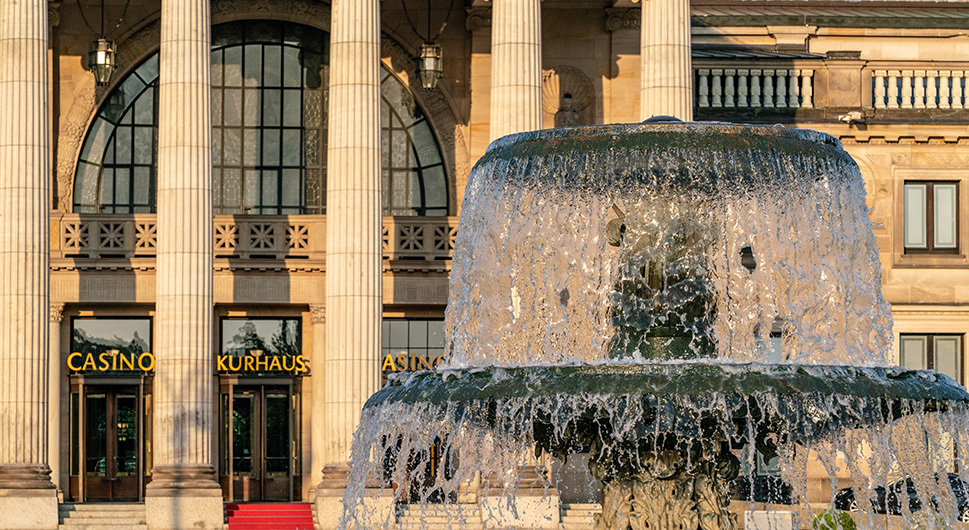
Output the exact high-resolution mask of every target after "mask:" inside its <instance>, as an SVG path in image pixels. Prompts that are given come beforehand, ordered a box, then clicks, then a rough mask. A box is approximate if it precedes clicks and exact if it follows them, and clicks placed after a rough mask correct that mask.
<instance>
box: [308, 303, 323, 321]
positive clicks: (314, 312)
mask: <svg viewBox="0 0 969 530" xmlns="http://www.w3.org/2000/svg"><path fill="white" fill-rule="evenodd" d="M310 322H312V323H314V324H325V323H326V305H324V304H310Z"/></svg>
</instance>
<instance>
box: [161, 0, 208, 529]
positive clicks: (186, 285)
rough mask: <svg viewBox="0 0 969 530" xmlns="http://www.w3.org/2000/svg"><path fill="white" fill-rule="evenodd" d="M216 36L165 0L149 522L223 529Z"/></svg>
mask: <svg viewBox="0 0 969 530" xmlns="http://www.w3.org/2000/svg"><path fill="white" fill-rule="evenodd" d="M210 34H211V28H210V21H209V1H208V0H163V1H162V12H161V51H160V58H159V79H158V93H159V96H158V97H159V103H158V188H157V189H158V261H157V272H156V284H155V293H156V294H155V296H156V302H155V303H156V306H155V383H154V390H153V396H154V397H153V401H154V403H155V409H154V424H155V428H154V429H153V433H154V451H153V453H154V468H153V469H152V482H151V483H150V484H149V486H148V495H147V498H146V508H147V512H148V524H149V526H150V527H152V528H210V527H211V528H216V527H218V528H221V527H222V502H221V501H222V498H221V495H222V493H221V489H219V486H218V484H217V483H216V482H215V470H214V468H213V466H212V431H213V429H214V424H213V414H212V377H213V376H212V355H213V352H212V347H213V335H212V322H213V304H212V237H213V234H212V125H211V91H212V88H211V78H210V71H211V64H210V63H211V35H210ZM210 510H214V511H215V513H207V512H208V511H210Z"/></svg>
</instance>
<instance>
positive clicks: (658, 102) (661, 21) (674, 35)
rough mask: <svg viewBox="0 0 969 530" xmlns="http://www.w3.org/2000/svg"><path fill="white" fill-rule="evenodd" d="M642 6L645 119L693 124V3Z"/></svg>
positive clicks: (653, 1)
mask: <svg viewBox="0 0 969 530" xmlns="http://www.w3.org/2000/svg"><path fill="white" fill-rule="evenodd" d="M536 1H537V0H536ZM640 4H641V5H642V24H641V26H640V27H641V33H640V46H641V51H640V60H641V61H642V69H641V75H642V78H641V85H640V87H641V96H640V114H641V118H642V119H644V120H645V119H648V118H651V117H653V116H662V115H666V116H674V117H677V118H679V119H681V120H683V121H691V120H692V119H693V87H692V85H693V76H692V75H691V72H692V71H693V68H692V67H691V66H690V61H691V56H690V2H689V1H688V0H649V1H648V2H646V1H644V2H640Z"/></svg>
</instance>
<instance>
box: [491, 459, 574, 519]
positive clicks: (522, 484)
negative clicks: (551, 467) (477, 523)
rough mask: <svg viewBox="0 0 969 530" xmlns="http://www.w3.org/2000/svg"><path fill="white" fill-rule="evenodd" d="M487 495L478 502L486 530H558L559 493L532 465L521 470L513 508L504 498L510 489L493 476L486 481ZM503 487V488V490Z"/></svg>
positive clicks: (542, 472)
mask: <svg viewBox="0 0 969 530" xmlns="http://www.w3.org/2000/svg"><path fill="white" fill-rule="evenodd" d="M488 483H489V484H488V486H489V487H488V495H487V496H482V499H481V518H482V519H483V520H484V524H485V528H489V529H491V528H496V529H497V528H515V529H525V528H556V529H557V528H560V525H559V494H558V491H556V489H555V488H554V487H548V482H547V481H546V480H545V478H544V471H542V470H539V468H538V467H537V466H535V465H527V466H525V468H524V469H523V470H522V474H521V479H520V480H519V482H518V484H517V487H515V488H511V489H512V490H513V491H514V492H515V499H514V502H515V506H514V509H512V506H511V499H509V498H508V497H506V496H505V495H503V494H502V493H503V490H505V491H507V490H508V489H509V488H508V487H507V486H505V485H503V484H501V483H500V482H499V481H497V480H495V477H489V479H488ZM503 486H504V487H503Z"/></svg>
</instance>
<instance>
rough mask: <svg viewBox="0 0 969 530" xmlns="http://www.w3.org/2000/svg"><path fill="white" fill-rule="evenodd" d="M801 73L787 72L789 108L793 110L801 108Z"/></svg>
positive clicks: (798, 71) (795, 71)
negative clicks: (799, 85)
mask: <svg viewBox="0 0 969 530" xmlns="http://www.w3.org/2000/svg"><path fill="white" fill-rule="evenodd" d="M800 72H801V71H800V70H788V71H787V106H788V107H791V108H797V107H800V106H801V104H800V102H799V101H798V94H799V92H800V90H799V87H798V84H799V83H798V81H799V80H800V79H799V76H800Z"/></svg>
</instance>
